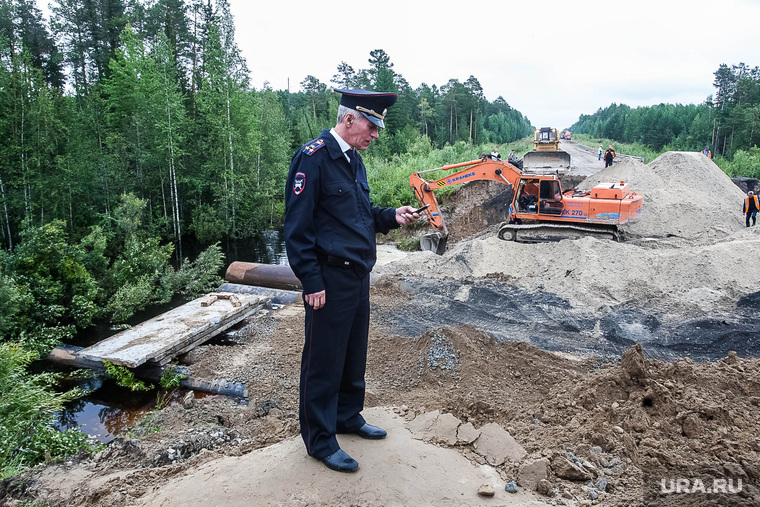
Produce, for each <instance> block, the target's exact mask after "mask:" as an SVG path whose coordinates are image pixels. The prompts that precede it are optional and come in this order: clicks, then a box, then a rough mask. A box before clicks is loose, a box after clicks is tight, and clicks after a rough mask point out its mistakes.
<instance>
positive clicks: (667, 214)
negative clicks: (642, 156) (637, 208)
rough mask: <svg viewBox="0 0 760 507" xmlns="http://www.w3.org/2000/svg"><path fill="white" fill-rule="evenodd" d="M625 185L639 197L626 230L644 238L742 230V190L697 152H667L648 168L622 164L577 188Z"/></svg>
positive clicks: (629, 162)
mask: <svg viewBox="0 0 760 507" xmlns="http://www.w3.org/2000/svg"><path fill="white" fill-rule="evenodd" d="M608 181H610V182H615V181H626V182H627V183H628V184H629V185H630V188H631V189H632V190H633V191H634V192H638V193H641V194H644V206H643V208H642V213H641V219H640V220H639V221H638V222H636V223H633V224H630V225H629V226H627V227H626V228H625V231H626V232H628V233H630V234H633V235H637V236H646V237H650V236H651V237H666V236H671V235H672V236H678V237H682V238H688V239H695V238H703V239H706V240H715V239H720V238H723V237H725V236H727V235H729V234H731V233H733V232H736V231H737V230H740V229H741V227H743V225H744V224H743V219H742V215H741V213H740V209H741V202H742V198H743V193H742V191H741V190H740V189H739V188H738V187H737V186H736V185H735V184H734V183H733V182H732V181H731V178H729V177H728V176H727V175H726V174H725V173H724V172H723V171H721V170H720V168H719V167H718V166H717V165H715V163H714V162H713V161H712V160H710V159H709V158H707V157H705V156H704V155H702V154H701V153H693V152H674V151H669V152H667V153H664V154H662V155H660V156H659V157H657V159H655V160H653V161H652V162H651V163H649V164H648V165H644V164H642V163H641V162H639V161H637V160H635V159H624V160H622V161H620V162H616V163H615V164H613V165H612V166H611V167H608V168H606V169H603V170H602V171H599V172H598V173H596V174H594V175H592V176H589V177H588V178H586V180H585V181H584V182H583V183H581V184H580V185H579V187H578V188H579V189H582V190H590V189H591V188H592V187H593V186H594V185H596V184H598V183H600V182H608Z"/></svg>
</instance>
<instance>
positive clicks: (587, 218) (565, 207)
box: [409, 159, 644, 255]
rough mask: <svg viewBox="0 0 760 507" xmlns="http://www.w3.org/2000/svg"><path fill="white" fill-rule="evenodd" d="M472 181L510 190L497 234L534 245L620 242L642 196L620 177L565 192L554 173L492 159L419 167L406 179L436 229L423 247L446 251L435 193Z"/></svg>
mask: <svg viewBox="0 0 760 507" xmlns="http://www.w3.org/2000/svg"><path fill="white" fill-rule="evenodd" d="M453 169H459V171H457V172H455V173H453V174H449V175H448V176H444V177H442V178H439V179H437V180H431V181H428V180H425V179H423V178H422V176H421V175H422V174H425V173H430V172H433V171H451V170H453ZM475 180H491V181H496V182H499V183H504V184H505V185H507V186H508V187H510V190H511V191H512V192H513V196H512V199H511V202H510V206H509V221H508V222H505V223H502V224H501V225H500V226H499V231H498V236H499V238H501V239H503V240H506V241H518V242H523V243H536V242H542V241H559V240H561V239H567V238H578V237H582V236H589V235H591V236H596V237H602V238H610V239H614V240H616V241H618V240H619V239H620V235H619V231H618V226H620V225H622V224H625V223H627V222H629V221H633V220H635V219H638V218H639V216H640V214H641V204H642V202H643V200H644V197H643V196H642V195H641V194H637V193H634V192H631V191H630V189H629V188H628V184H626V183H625V182H623V181H620V182H614V183H600V184H598V185H597V186H595V187H594V188H593V189H591V190H590V191H580V190H568V191H567V192H563V191H562V187H561V185H560V182H559V178H558V177H557V175H538V174H530V173H527V172H524V171H521V170H520V169H518V168H517V167H515V166H514V165H512V164H510V163H508V162H503V161H496V160H488V159H486V160H483V159H480V160H472V161H470V162H463V163H461V164H452V165H445V166H443V167H438V168H435V169H428V170H425V171H418V172H414V173H412V174H411V176H410V177H409V185H411V187H412V189H413V190H414V195H415V196H416V197H417V199H418V200H419V202H420V206H426V205H429V206H427V207H426V208H425V209H424V213H425V216H426V218H427V220H428V222H429V223H430V225H431V226H432V227H433V228H434V229H435V232H433V233H430V234H426V235H424V236H422V237H421V238H420V247H421V248H422V250H427V251H432V252H435V253H437V254H438V255H442V254H443V252H444V251H445V250H446V241H447V238H448V235H449V231H448V228H447V227H446V224H445V222H444V219H443V215H442V214H441V210H440V208H439V206H438V200H437V199H436V197H435V192H436V191H437V190H440V189H442V188H446V187H450V186H453V185H459V184H460V183H467V182H469V181H475Z"/></svg>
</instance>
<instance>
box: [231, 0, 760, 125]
mask: <svg viewBox="0 0 760 507" xmlns="http://www.w3.org/2000/svg"><path fill="white" fill-rule="evenodd" d="M229 2H230V5H231V8H232V13H233V15H234V16H235V27H236V40H237V42H238V45H239V46H240V49H241V50H242V53H243V56H244V57H245V58H246V60H247V62H248V67H249V69H250V71H251V77H252V82H253V85H254V87H255V88H256V89H260V88H261V87H262V86H263V84H264V82H269V84H270V85H271V86H272V88H274V89H275V90H284V89H287V88H288V80H289V86H290V90H291V91H294V92H295V91H299V89H300V83H301V81H303V79H304V78H305V77H306V76H307V75H309V74H311V75H313V76H316V77H317V78H318V79H319V80H320V81H321V82H322V83H324V84H326V85H328V86H330V87H332V86H333V84H332V83H331V82H330V80H331V79H332V76H333V75H334V74H336V72H337V67H338V65H339V64H340V63H341V62H343V61H345V62H346V63H347V64H349V65H350V66H352V67H353V68H354V70H359V69H366V68H369V63H368V59H369V53H370V51H372V50H374V49H383V50H384V51H385V52H386V53H387V54H388V55H389V56H390V59H391V62H392V63H393V69H394V70H395V71H396V72H397V73H399V74H401V75H403V76H404V78H405V79H406V80H407V81H408V82H409V84H410V85H411V86H412V87H413V88H417V87H418V86H419V85H420V84H421V83H427V84H428V85H433V84H435V85H437V86H439V87H440V86H441V85H444V84H446V83H447V82H448V81H449V79H458V80H459V81H460V82H464V81H466V80H467V78H468V77H469V76H471V75H472V76H475V77H476V78H477V79H478V80H479V81H480V84H481V86H482V87H483V91H484V93H485V96H486V98H487V99H488V100H489V101H493V100H494V99H496V98H497V97H498V96H500V95H501V96H502V97H504V99H505V100H506V101H507V102H508V103H509V104H510V106H512V107H513V108H515V109H517V110H518V111H520V112H521V113H522V114H524V115H525V116H527V117H528V119H529V120H530V121H531V123H532V124H533V125H534V126H536V127H542V126H551V127H557V128H565V127H569V126H570V125H571V124H573V123H574V122H575V121H577V120H578V117H579V116H580V115H581V114H592V113H594V112H595V111H596V110H597V109H599V108H600V107H602V108H603V107H607V106H609V105H610V104H611V103H613V102H615V103H618V104H620V103H624V104H628V105H629V106H632V107H636V106H650V105H655V104H659V103H663V102H665V103H680V104H699V103H701V102H704V100H705V99H706V98H707V97H708V96H709V95H711V94H712V93H713V92H714V89H713V86H712V83H713V78H714V76H713V73H714V72H715V71H716V70H717V69H718V67H719V65H720V64H721V63H725V64H727V65H729V66H730V65H732V64H738V63H740V62H744V63H746V64H747V65H749V66H751V67H754V66H756V65H760V0H720V1H716V0H710V1H703V0H689V1H687V0H659V1H655V0H630V1H624V2H621V1H615V0H612V1H610V0H606V1H601V0H567V1H564V2H561V1H556V0H549V1H543V2H541V1H529V0H524V1H520V2H514V1H508V0H506V1H505V0H500V1H495V2H494V1H484V0H459V1H456V2H454V1H450V0H442V1H437V2H420V1H414V0H404V1H402V0H384V1H375V2H357V1H354V2H340V1H339V2H332V3H330V2H314V1H310V2H305V1H302V0H279V1H277V0H275V1H272V0H267V1H254V0H229Z"/></svg>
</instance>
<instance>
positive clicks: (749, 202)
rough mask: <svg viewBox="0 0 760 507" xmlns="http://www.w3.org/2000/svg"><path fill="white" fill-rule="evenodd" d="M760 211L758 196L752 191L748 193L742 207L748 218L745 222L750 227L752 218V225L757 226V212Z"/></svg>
mask: <svg viewBox="0 0 760 507" xmlns="http://www.w3.org/2000/svg"><path fill="white" fill-rule="evenodd" d="M758 211H760V203H759V202H758V201H757V196H756V195H755V193H754V192H753V191H752V190H750V191H749V192H747V198H746V199H744V206H743V207H742V213H744V216H745V217H746V219H745V222H746V224H747V227H749V219H750V218H752V225H755V222H756V221H757V212H758Z"/></svg>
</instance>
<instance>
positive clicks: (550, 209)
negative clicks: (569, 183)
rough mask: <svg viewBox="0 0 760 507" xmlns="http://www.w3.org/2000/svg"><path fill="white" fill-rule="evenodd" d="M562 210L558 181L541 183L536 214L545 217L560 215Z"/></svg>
mask: <svg viewBox="0 0 760 507" xmlns="http://www.w3.org/2000/svg"><path fill="white" fill-rule="evenodd" d="M562 208H563V204H562V188H561V187H560V185H559V181H558V180H543V181H541V182H540V191H539V196H538V212H539V213H543V214H546V215H561V214H562Z"/></svg>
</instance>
